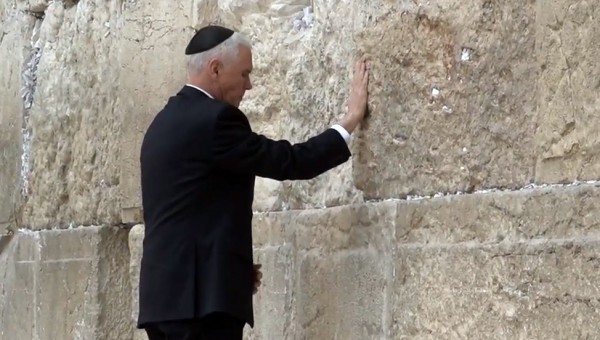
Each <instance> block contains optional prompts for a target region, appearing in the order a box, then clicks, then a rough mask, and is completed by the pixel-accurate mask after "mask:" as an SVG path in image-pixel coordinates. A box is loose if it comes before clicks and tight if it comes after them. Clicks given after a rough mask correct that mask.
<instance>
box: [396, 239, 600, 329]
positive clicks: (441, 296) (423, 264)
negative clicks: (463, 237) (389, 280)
mask: <svg viewBox="0 0 600 340" xmlns="http://www.w3.org/2000/svg"><path fill="white" fill-rule="evenodd" d="M599 249H600V239H598V238H596V239H590V240H586V239H581V240H579V241H577V240H576V241H566V240H565V241H549V240H545V241H540V242H537V243H531V242H525V243H522V244H506V245H503V244H499V245H494V246H479V245H473V244H464V243H463V244H456V245H452V246H448V245H436V244H432V245H422V246H418V245H415V247H414V248H412V247H403V246H400V247H399V251H398V253H397V254H396V257H395V258H396V264H397V265H396V268H395V273H396V278H395V287H394V315H393V322H394V323H393V327H392V331H391V334H392V335H393V337H394V338H396V339H483V338H485V339H548V338H552V339H586V338H594V337H595V336H597V334H598V330H597V327H596V325H597V323H598V322H599V321H600V314H598V309H600V291H599V290H598V287H597V285H596V282H597V281H598V280H599V279H600V275H599V271H598V268H599V267H600V259H599V258H598V250H599Z"/></svg>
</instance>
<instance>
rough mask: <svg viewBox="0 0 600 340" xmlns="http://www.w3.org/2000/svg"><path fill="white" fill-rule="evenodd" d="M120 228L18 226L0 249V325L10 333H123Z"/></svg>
mask: <svg viewBox="0 0 600 340" xmlns="http://www.w3.org/2000/svg"><path fill="white" fill-rule="evenodd" d="M128 259H129V254H128V250H127V231H126V230H124V229H120V228H111V227H85V228H77V229H70V230H52V231H41V232H30V231H19V232H18V233H17V234H15V236H14V238H13V239H12V240H11V241H10V243H9V244H8V247H6V248H4V249H2V250H0V276H1V277H2V278H3V279H2V280H1V281H0V285H1V288H2V289H1V291H2V299H1V300H2V301H6V303H3V304H1V305H0V316H2V317H1V318H0V330H1V332H3V333H2V335H1V336H2V338H3V339H4V338H5V337H6V338H11V339H40V340H43V339H48V340H50V339H130V338H131V336H132V334H133V328H132V327H133V325H132V324H131V323H130V322H129V311H130V301H129V297H130V294H131V289H130V285H129V275H128Z"/></svg>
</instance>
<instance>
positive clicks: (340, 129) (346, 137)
mask: <svg viewBox="0 0 600 340" xmlns="http://www.w3.org/2000/svg"><path fill="white" fill-rule="evenodd" d="M331 128H332V129H334V130H336V131H337V132H339V133H340V135H341V136H342V138H344V140H345V141H346V144H348V143H350V133H349V132H348V130H346V129H345V128H344V127H343V126H341V125H340V124H334V125H333V126H331Z"/></svg>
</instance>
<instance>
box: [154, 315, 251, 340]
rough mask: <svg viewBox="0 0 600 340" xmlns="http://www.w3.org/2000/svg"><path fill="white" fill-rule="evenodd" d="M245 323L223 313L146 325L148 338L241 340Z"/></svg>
mask: <svg viewBox="0 0 600 340" xmlns="http://www.w3.org/2000/svg"><path fill="white" fill-rule="evenodd" d="M245 324H246V323H245V322H244V321H242V320H240V319H237V318H234V317H232V316H229V315H227V314H224V313H213V314H210V315H207V316H206V317H204V318H202V319H198V320H181V321H167V322H158V323H153V324H150V325H148V326H146V333H147V334H148V339H149V340H242V335H243V331H244V325H245Z"/></svg>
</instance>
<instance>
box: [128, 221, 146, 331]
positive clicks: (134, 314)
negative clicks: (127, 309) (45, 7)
mask: <svg viewBox="0 0 600 340" xmlns="http://www.w3.org/2000/svg"><path fill="white" fill-rule="evenodd" d="M143 242H144V226H143V225H139V224H138V225H135V226H133V228H131V230H130V231H129V239H128V247H129V254H130V257H129V278H130V282H131V314H130V316H131V318H130V319H129V321H130V322H131V324H132V325H136V324H137V319H138V315H139V305H140V296H139V288H140V285H139V283H140V263H141V261H142V249H143V247H142V244H143ZM146 339H147V335H146V332H145V331H144V330H140V329H137V328H136V329H135V331H134V340H146Z"/></svg>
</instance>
